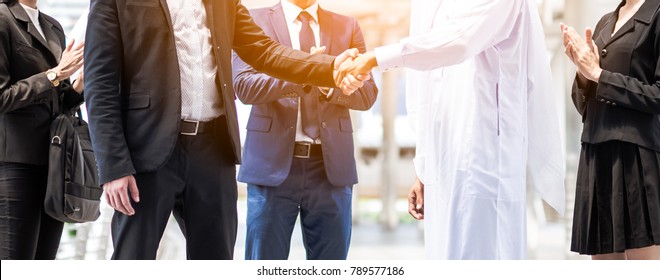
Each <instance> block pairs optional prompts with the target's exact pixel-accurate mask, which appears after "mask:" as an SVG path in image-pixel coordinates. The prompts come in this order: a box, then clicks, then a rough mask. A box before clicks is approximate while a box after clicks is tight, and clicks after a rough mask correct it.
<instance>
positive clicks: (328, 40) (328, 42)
mask: <svg viewBox="0 0 660 280" xmlns="http://www.w3.org/2000/svg"><path fill="white" fill-rule="evenodd" d="M318 13H319V30H320V31H319V33H321V34H319V37H320V41H321V46H325V50H326V51H325V53H326V54H331V52H330V50H331V47H332V41H333V40H332V30H333V28H332V27H333V25H332V15H331V14H330V13H328V12H326V11H325V10H323V9H321V7H319V12H318Z"/></svg>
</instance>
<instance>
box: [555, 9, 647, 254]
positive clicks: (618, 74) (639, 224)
mask: <svg viewBox="0 0 660 280" xmlns="http://www.w3.org/2000/svg"><path fill="white" fill-rule="evenodd" d="M659 14H660V0H627V1H622V3H621V4H620V5H619V7H618V8H617V9H616V10H615V11H614V12H612V13H609V14H607V15H605V16H604V17H603V18H602V19H601V20H600V21H599V22H598V24H597V25H596V29H595V31H594V32H592V31H591V30H590V29H587V32H586V40H585V39H582V38H581V37H580V36H579V35H578V34H577V33H576V32H575V30H574V29H573V28H571V27H568V26H565V25H562V27H561V28H562V31H563V35H564V46H565V48H566V55H567V56H568V57H569V58H570V59H571V61H573V63H575V65H576V66H577V69H578V74H577V78H576V80H575V83H574V85H573V92H572V98H573V102H574V104H575V107H576V108H577V110H578V111H579V112H580V114H581V115H582V120H583V123H584V129H583V133H582V152H581V154H580V162H579V168H578V180H577V193H576V197H575V200H576V201H575V213H574V220H573V236H572V244H571V250H572V251H575V252H579V253H581V254H588V255H592V259H660V246H658V245H660V15H659Z"/></svg>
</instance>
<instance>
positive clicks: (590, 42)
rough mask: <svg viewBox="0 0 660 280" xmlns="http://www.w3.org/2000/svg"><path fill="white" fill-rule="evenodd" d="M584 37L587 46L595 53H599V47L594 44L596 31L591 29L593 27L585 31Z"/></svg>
mask: <svg viewBox="0 0 660 280" xmlns="http://www.w3.org/2000/svg"><path fill="white" fill-rule="evenodd" d="M584 35H585V38H586V40H587V46H589V48H590V49H591V51H592V52H593V53H598V47H597V46H596V43H595V42H594V31H593V30H592V29H591V27H587V29H586V30H585V31H584Z"/></svg>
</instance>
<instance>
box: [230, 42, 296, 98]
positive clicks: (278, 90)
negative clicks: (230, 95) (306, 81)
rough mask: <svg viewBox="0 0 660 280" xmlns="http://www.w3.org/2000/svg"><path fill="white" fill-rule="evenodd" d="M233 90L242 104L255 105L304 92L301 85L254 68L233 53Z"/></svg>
mask: <svg viewBox="0 0 660 280" xmlns="http://www.w3.org/2000/svg"><path fill="white" fill-rule="evenodd" d="M232 68H233V75H234V92H235V93H236V96H237V97H238V99H240V100H241V102H243V103H244V104H249V105H257V104H264V103H269V102H273V101H276V100H278V99H280V98H288V97H296V96H300V95H302V94H305V91H304V90H303V86H302V85H299V84H296V83H292V82H287V81H283V80H280V79H277V78H273V77H271V76H269V75H267V74H264V73H260V72H258V71H257V70H254V68H252V66H250V65H248V64H247V63H245V62H244V61H243V60H242V59H241V58H240V57H238V55H236V54H235V53H234V60H233V65H232Z"/></svg>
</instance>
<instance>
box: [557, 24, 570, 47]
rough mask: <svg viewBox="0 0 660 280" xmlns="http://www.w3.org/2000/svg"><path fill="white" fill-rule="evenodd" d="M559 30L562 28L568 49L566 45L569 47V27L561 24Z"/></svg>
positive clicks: (563, 38) (564, 41)
mask: <svg viewBox="0 0 660 280" xmlns="http://www.w3.org/2000/svg"><path fill="white" fill-rule="evenodd" d="M559 28H561V33H562V41H563V43H564V47H566V45H568V42H569V39H568V34H567V31H568V26H567V25H565V24H563V23H560V24H559Z"/></svg>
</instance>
